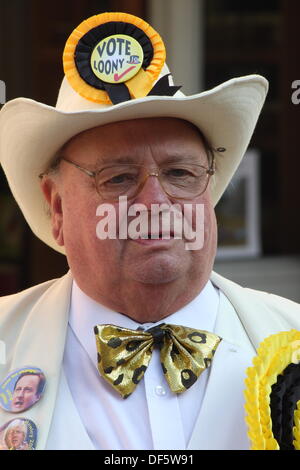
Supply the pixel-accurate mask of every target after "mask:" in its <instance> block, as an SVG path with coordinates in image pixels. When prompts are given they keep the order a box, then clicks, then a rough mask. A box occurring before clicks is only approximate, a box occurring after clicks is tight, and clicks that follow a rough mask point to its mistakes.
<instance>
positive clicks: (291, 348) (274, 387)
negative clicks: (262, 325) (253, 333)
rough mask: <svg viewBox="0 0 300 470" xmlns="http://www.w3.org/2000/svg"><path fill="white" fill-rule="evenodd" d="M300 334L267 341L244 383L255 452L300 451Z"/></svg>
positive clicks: (287, 334) (276, 337)
mask: <svg viewBox="0 0 300 470" xmlns="http://www.w3.org/2000/svg"><path fill="white" fill-rule="evenodd" d="M299 360H300V331H297V330H291V331H287V332H286V331H284V332H281V333H278V334H275V335H272V336H269V337H268V338H266V339H265V340H264V341H263V342H262V343H261V344H260V346H259V348H258V350H257V356H256V357H255V358H254V359H253V366H252V367H249V368H248V369H247V378H246V380H245V383H246V390H245V399H246V403H245V410H246V422H247V425H248V436H249V439H250V441H251V449H252V450H300V364H299Z"/></svg>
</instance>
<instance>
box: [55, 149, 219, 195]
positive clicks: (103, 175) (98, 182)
mask: <svg viewBox="0 0 300 470" xmlns="http://www.w3.org/2000/svg"><path fill="white" fill-rule="evenodd" d="M62 160H64V161H65V162H67V163H69V164H71V165H74V166H75V167H76V168H78V170H80V171H83V172H84V173H85V174H86V175H88V176H90V177H92V178H94V180H95V186H96V190H97V192H98V194H99V195H100V196H101V197H102V198H103V199H105V200H110V201H117V200H118V198H119V197H120V196H127V198H128V199H132V198H134V197H135V196H136V195H137V194H138V193H139V192H140V191H141V190H142V188H143V186H144V184H145V182H146V180H147V178H148V177H149V176H155V177H157V178H158V180H159V182H160V184H161V186H162V188H163V190H164V191H165V193H166V194H167V195H168V196H170V197H173V198H176V199H191V198H194V197H196V196H200V195H201V194H203V193H204V192H205V190H206V188H207V186H208V183H209V180H210V177H211V176H212V175H213V174H214V173H215V163H214V159H213V160H212V163H211V165H210V167H209V168H206V167H205V166H202V165H198V164H196V163H187V164H184V163H168V164H165V165H163V166H161V167H160V168H157V169H155V171H150V172H149V170H148V169H147V168H146V167H145V166H143V165H138V164H135V163H126V164H115V165H110V166H107V167H105V168H101V169H100V170H97V171H90V170H88V169H86V168H83V167H81V166H79V165H78V164H77V163H75V162H73V161H71V160H67V159H66V158H62Z"/></svg>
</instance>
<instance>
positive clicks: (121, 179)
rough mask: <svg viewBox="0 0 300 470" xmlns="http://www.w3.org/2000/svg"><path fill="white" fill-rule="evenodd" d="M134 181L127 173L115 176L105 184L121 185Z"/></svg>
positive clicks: (133, 177) (132, 176)
mask: <svg viewBox="0 0 300 470" xmlns="http://www.w3.org/2000/svg"><path fill="white" fill-rule="evenodd" d="M133 181H135V176H134V175H131V174H129V173H123V174H121V175H116V176H113V177H112V178H110V179H109V180H107V181H106V184H122V183H130V182H133Z"/></svg>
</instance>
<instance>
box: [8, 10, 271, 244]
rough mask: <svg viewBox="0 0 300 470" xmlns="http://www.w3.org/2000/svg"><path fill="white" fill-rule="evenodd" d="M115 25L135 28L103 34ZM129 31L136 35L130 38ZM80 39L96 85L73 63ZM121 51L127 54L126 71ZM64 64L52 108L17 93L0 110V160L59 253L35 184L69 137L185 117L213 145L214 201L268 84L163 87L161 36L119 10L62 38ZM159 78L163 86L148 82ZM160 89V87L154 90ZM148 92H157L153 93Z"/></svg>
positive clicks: (28, 214)
mask: <svg viewBox="0 0 300 470" xmlns="http://www.w3.org/2000/svg"><path fill="white" fill-rule="evenodd" d="M119 23H120V25H121V24H122V25H123V26H122V27H124V24H125V25H127V26H128V24H129V25H130V26H132V28H133V30H134V33H133V34H132V30H130V34H129V35H128V31H127V30H126V31H125V32H124V34H123V30H121V32H120V31H118V30H117V34H115V35H114V34H111V33H112V31H111V30H108V32H107V31H106V33H105V34H106V36H105V35H104V39H103V27H104V28H106V27H107V24H108V25H109V27H110V26H111V25H114V27H115V24H119ZM91 30H92V33H95V31H99V30H100V33H101V31H102V36H101V35H100V41H99V37H98V39H97V38H96V39H97V40H96V43H95V34H93V35H92V37H93V41H94V45H93V47H90V45H89V47H90V51H91V52H90V53H89V51H86V48H87V43H86V38H88V39H89V40H90V38H91V36H90V32H91ZM136 30H138V33H140V31H142V34H144V36H145V37H146V39H148V40H149V41H150V43H151V44H150V46H152V56H151V58H150V59H149V58H148V64H146V65H145V66H144V62H143V60H145V56H146V55H147V53H148V54H149V51H148V52H147V45H146V46H145V44H144V43H145V37H143V38H142V39H141V38H140V36H138V35H136V36H135V33H136ZM114 32H115V29H114V30H113V33H114ZM132 37H135V40H132V41H133V43H129V41H130V40H131V39H130V38H132ZM82 40H83V41H82ZM80 41H81V46H82V45H83V57H86V54H88V57H89V62H88V67H89V73H90V76H92V75H93V74H94V76H92V81H93V80H94V82H95V80H96V82H97V80H98V84H97V83H96V86H95V87H94V86H93V85H94V84H95V83H92V85H91V80H90V79H89V77H88V78H87V80H88V83H86V81H85V80H86V75H87V74H86V67H87V66H86V62H84V61H83V62H84V64H83V69H82V71H80V64H78V63H76V64H75V65H74V61H75V59H76V60H77V61H78V60H79V59H78V56H79V54H78V44H80ZM109 41H111V42H110V43H109ZM136 42H138V43H139V44H140V46H141V48H142V49H143V52H144V55H143V53H141V49H138V50H137V52H136V49H134V47H133V46H136ZM108 46H109V47H110V49H108ZM137 47H138V46H137ZM105 48H106V49H108V53H109V55H106V59H105V60H104V57H105V56H104V55H102V56H101V55H100V54H103V51H104V49H105ZM96 51H98V58H99V57H102V59H103V61H102V60H98V61H97V58H96V60H94V62H93V63H92V59H91V57H92V53H93V54H94V58H95V57H96V56H95V54H96V53H97V52H96ZM114 53H119V56H118V57H117V58H115V57H116V56H115V55H114ZM122 54H123V55H122ZM124 54H127V56H128V59H129V60H128V61H127V64H128V65H127V66H125V69H124V64H125V62H124V57H125V55H124ZM139 54H142V55H141V56H139ZM150 54H151V51H150ZM74 57H75V59H74ZM112 58H113V59H114V61H113V60H112ZM139 58H140V59H141V60H139ZM118 61H119V62H118ZM122 61H123V62H122ZM136 63H138V64H139V63H140V64H142V66H141V68H140V69H139V71H138V72H136V75H133V77H131V78H130V79H129V80H128V81H124V82H123V83H121V84H120V85H115V83H114V82H110V83H107V82H106V81H105V80H106V77H108V75H109V73H110V75H111V76H112V77H114V78H115V79H117V80H119V82H120V81H121V80H120V79H121V77H122V76H123V75H126V74H127V73H128V74H129V73H130V72H131V70H134V66H135V64H136ZM81 65H82V64H81ZM64 67H65V75H66V76H65V78H64V79H63V82H62V86H61V89H60V92H59V96H58V101H57V104H56V107H51V106H47V105H45V104H43V103H39V102H36V101H33V100H30V99H26V98H18V99H14V100H12V101H10V102H8V103H7V104H6V105H5V106H4V107H3V108H2V110H1V112H0V161H1V164H2V167H3V169H4V172H5V174H6V177H7V179H8V183H9V186H10V189H11V191H12V193H13V195H14V197H15V199H16V201H17V203H18V204H19V206H20V208H21V210H22V212H23V214H24V217H25V219H26V220H27V222H28V224H29V225H30V227H31V229H32V231H33V232H34V233H35V235H37V236H38V237H39V238H40V239H41V240H43V241H44V242H45V243H46V244H47V245H49V246H51V247H52V248H54V249H55V250H57V251H59V252H61V253H64V249H63V248H62V247H60V246H58V245H57V244H56V242H55V240H54V239H53V236H52V228H51V220H50V218H49V216H48V214H47V210H46V207H47V205H46V203H45V200H44V196H43V194H42V191H41V189H40V180H39V175H40V173H42V172H44V171H45V170H46V169H48V168H49V166H50V165H51V162H52V161H53V159H54V157H55V155H56V154H57V152H58V150H59V149H60V148H61V147H62V146H63V145H64V144H65V143H66V142H67V141H68V140H69V139H71V138H72V137H74V136H75V135H77V134H78V133H80V132H83V131H85V130H87V129H91V128H93V127H96V126H100V125H104V124H108V123H112V122H118V121H125V120H130V119H139V118H153V117H175V118H179V119H183V120H186V121H189V122H191V123H193V124H194V125H195V126H196V127H198V128H199V129H200V130H201V132H202V133H203V134H204V136H205V137H206V139H207V140H208V142H209V143H210V145H211V146H212V148H213V149H215V150H216V155H215V156H216V173H215V175H214V176H213V181H212V189H211V190H212V198H213V202H214V204H216V203H217V202H218V200H219V199H220V197H221V195H222V194H223V192H224V190H225V189H226V187H227V185H228V183H229V181H230V180H231V178H232V176H233V174H234V172H235V171H236V169H237V167H238V165H239V163H240V161H241V159H242V157H243V155H244V153H245V151H246V149H247V147H248V144H249V141H250V139H251V136H252V134H253V131H254V128H255V125H256V123H257V119H258V116H259V114H260V111H261V109H262V106H263V103H264V100H265V97H266V94H267V90H268V82H267V80H266V79H265V78H264V77H261V76H260V75H248V76H245V77H239V78H234V79H232V80H229V81H227V82H225V83H222V84H221V85H219V86H217V87H215V88H213V89H211V90H208V91H205V92H202V93H199V94H195V95H192V96H184V95H183V94H182V93H181V92H180V91H178V90H177V88H176V87H172V86H171V85H172V84H170V86H168V85H167V88H169V89H170V91H168V90H167V91H166V82H167V83H168V81H169V79H171V77H169V76H168V74H169V72H168V68H167V66H166V65H165V53H164V46H163V43H162V41H161V38H160V37H159V35H158V34H157V33H156V32H155V31H154V30H153V29H152V28H151V27H150V26H149V25H148V24H147V23H145V22H143V21H142V20H140V19H138V18H136V17H134V16H132V15H124V14H121V13H107V14H103V15H96V16H94V17H92V18H90V19H88V20H86V21H85V22H83V23H81V25H79V26H78V27H77V28H76V30H74V32H73V33H72V35H71V36H70V38H69V40H68V42H67V44H66V48H65V52H64ZM105 67H106V68H105ZM113 67H115V68H114V69H113ZM118 67H119V68H118ZM91 72H92V73H91ZM102 72H103V73H102ZM101 73H102V75H100V74H101ZM80 74H81V75H80ZM103 74H104V75H103ZM105 74H106V77H105ZM103 76H104V79H103ZM111 76H110V77H108V79H111ZM95 77H96V78H95ZM163 77H164V78H163ZM111 83H113V84H112V85H111ZM99 84H100V85H99ZM157 84H158V85H160V86H159V87H157V86H156V88H153V87H154V85H157ZM157 88H160V90H158V91H157ZM151 90H153V93H155V94H151V93H152V91H151ZM111 91H112V93H111ZM149 91H150V94H149ZM124 92H125V98H124ZM126 93H127V95H128V97H127V98H126ZM156 93H158V95H157V94H156ZM159 93H160V94H159ZM119 94H120V97H119V96H118V95H119ZM166 95H168V96H166ZM170 95H171V96H170ZM124 99H126V101H123V100H124ZM112 102H114V103H116V104H113V103H112ZM218 149H219V150H220V151H218Z"/></svg>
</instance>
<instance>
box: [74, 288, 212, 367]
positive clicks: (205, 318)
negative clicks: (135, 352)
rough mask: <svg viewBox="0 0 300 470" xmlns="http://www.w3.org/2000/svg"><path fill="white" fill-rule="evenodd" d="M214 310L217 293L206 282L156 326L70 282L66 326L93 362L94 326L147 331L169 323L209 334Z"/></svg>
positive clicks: (94, 359)
mask: <svg viewBox="0 0 300 470" xmlns="http://www.w3.org/2000/svg"><path fill="white" fill-rule="evenodd" d="M218 308H219V290H218V289H217V288H216V287H214V286H213V284H212V283H211V281H208V282H207V284H206V285H205V287H204V288H203V289H202V291H201V292H200V294H198V295H197V296H196V297H195V298H194V299H193V300H192V301H191V302H189V303H188V304H187V305H185V306H184V307H182V308H181V309H180V310H178V311H177V312H174V313H172V314H171V315H169V316H168V317H165V318H164V319H162V320H160V321H158V322H156V323H142V324H141V323H138V322H136V321H135V320H132V319H131V318H129V317H127V316H126V315H124V314H122V313H119V312H116V311H114V310H111V309H109V308H107V307H105V306H104V305H102V304H100V303H98V302H96V301H95V300H93V299H91V298H90V297H88V296H87V295H86V294H85V293H84V292H83V291H82V290H81V289H80V288H79V287H78V285H77V284H76V282H75V281H73V285H72V294H71V307H70V317H69V324H70V327H71V329H72V330H73V332H74V333H75V335H76V336H77V339H78V340H79V341H80V343H81V345H82V346H83V347H84V349H85V350H86V351H87V353H88V354H89V356H90V358H91V359H92V361H93V362H96V357H97V352H96V341H95V336H94V327H95V325H98V324H113V325H117V326H121V327H123V328H131V329H133V330H136V329H137V328H138V327H141V326H142V327H143V329H148V328H151V327H152V326H156V325H158V324H160V323H169V324H173V325H183V326H186V327H189V328H196V329H199V330H206V331H210V332H213V331H214V328H215V322H216V318H217V312H218Z"/></svg>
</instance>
